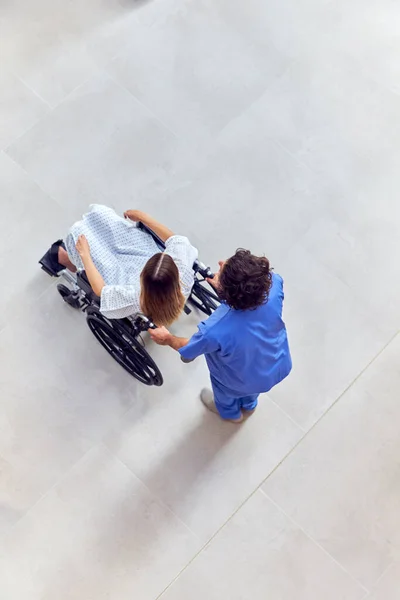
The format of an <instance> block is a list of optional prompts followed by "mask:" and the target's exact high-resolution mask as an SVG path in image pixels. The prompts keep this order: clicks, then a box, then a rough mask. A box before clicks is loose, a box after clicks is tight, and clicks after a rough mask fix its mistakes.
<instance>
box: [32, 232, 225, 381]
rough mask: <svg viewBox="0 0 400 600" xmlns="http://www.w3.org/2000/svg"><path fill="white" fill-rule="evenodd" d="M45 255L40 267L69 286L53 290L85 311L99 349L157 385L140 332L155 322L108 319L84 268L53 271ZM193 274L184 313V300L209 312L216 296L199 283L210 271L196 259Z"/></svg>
mask: <svg viewBox="0 0 400 600" xmlns="http://www.w3.org/2000/svg"><path fill="white" fill-rule="evenodd" d="M137 227H139V228H140V229H142V230H143V231H145V232H146V233H148V234H149V235H151V236H152V238H153V239H154V241H155V242H156V244H157V246H158V247H159V248H160V250H165V244H164V242H163V241H162V240H161V239H160V238H159V237H158V236H157V235H156V234H155V233H154V231H152V230H151V229H149V228H148V227H147V226H146V225H144V223H141V222H139V223H138V224H137ZM46 255H47V253H46V254H45V255H44V256H43V257H42V259H41V260H40V261H39V264H40V265H41V267H42V269H43V270H44V271H45V272H46V273H47V274H48V275H51V276H52V277H54V276H57V277H60V278H62V279H64V281H66V282H67V283H68V284H69V285H70V287H67V286H66V285H64V284H62V283H59V284H58V285H57V290H58V292H59V294H60V295H61V297H62V299H63V300H64V302H66V303H67V304H69V305H70V306H71V307H72V308H75V309H78V310H82V311H83V312H84V313H85V314H86V322H87V324H88V327H89V329H90V330H91V332H92V333H93V335H94V336H95V337H96V339H97V340H98V342H99V343H100V344H101V345H102V346H103V348H104V349H105V350H106V351H107V352H108V353H109V354H110V355H111V356H112V357H113V358H114V360H116V361H117V362H118V363H119V364H120V365H121V366H122V367H123V368H124V369H125V370H126V371H127V372H128V373H129V374H130V375H132V376H133V377H135V379H137V380H138V381H140V382H141V383H143V384H145V385H156V386H161V385H162V384H163V376H162V374H161V371H160V369H159V368H158V367H157V365H156V363H155V362H154V360H153V359H152V358H151V356H150V354H149V353H148V352H147V350H146V349H145V347H144V342H143V341H142V339H141V334H142V333H144V332H145V331H148V330H149V329H155V328H156V325H155V324H154V323H152V321H151V320H150V319H149V318H148V317H146V316H145V315H142V314H140V313H139V314H136V315H132V316H131V317H127V318H125V319H108V318H107V317H105V316H104V315H103V314H102V313H101V312H100V298H98V297H97V296H96V295H95V294H94V292H93V290H92V288H91V286H90V283H89V281H88V279H87V277H86V273H85V272H84V271H78V272H77V273H76V274H73V273H71V272H70V271H68V270H66V269H64V270H62V271H61V272H60V274H59V275H58V273H57V274H56V273H54V272H53V271H52V270H51V268H50V267H49V265H48V263H47V262H46ZM193 270H194V273H195V278H194V283H193V288H192V291H191V294H190V296H189V298H188V302H187V303H186V305H185V308H184V311H185V313H186V314H190V313H191V309H190V308H189V306H188V303H191V304H193V305H194V306H195V307H196V308H197V309H199V310H200V311H202V312H203V313H205V314H206V315H211V314H212V312H213V311H214V310H215V309H216V308H217V307H218V304H219V298H218V295H217V293H216V291H215V290H214V288H212V291H211V290H209V289H207V288H206V287H205V286H204V285H202V284H203V283H204V282H205V280H206V279H207V278H211V279H212V278H213V273H212V272H211V269H210V268H209V267H206V266H205V265H204V264H203V263H201V262H200V261H199V260H196V261H195V263H194V264H193Z"/></svg>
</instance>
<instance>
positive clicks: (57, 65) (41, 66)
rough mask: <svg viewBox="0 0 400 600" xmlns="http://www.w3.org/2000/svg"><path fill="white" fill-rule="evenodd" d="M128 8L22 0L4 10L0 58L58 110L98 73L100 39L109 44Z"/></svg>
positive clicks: (95, 0) (98, 2) (114, 0)
mask: <svg viewBox="0 0 400 600" xmlns="http://www.w3.org/2000/svg"><path fill="white" fill-rule="evenodd" d="M125 10H126V9H125ZM125 10H124V8H123V7H122V6H121V4H120V3H119V2H118V0H111V1H110V2H103V1H102V0H90V1H89V2H84V3H78V2H71V3H69V4H65V2H62V1H60V0H55V1H52V2H50V1H49V0H38V1H37V2H35V3H31V2H25V0H18V1H17V2H13V3H10V4H8V5H7V6H4V7H2V23H3V26H2V36H1V41H0V51H1V55H2V56H4V57H6V58H7V64H8V66H9V68H10V69H12V70H13V71H14V72H15V73H16V74H17V75H19V76H20V77H21V78H22V79H23V80H24V81H26V83H27V84H28V85H29V86H30V87H31V88H32V89H33V90H34V91H35V92H36V93H37V94H38V95H39V96H40V97H42V98H43V99H44V100H45V101H46V102H48V103H49V104H50V105H52V106H56V105H57V104H59V103H60V102H61V101H62V100H64V98H65V97H66V96H67V95H68V94H69V93H71V92H72V91H73V90H74V89H75V88H76V87H77V86H78V85H81V84H82V83H84V82H85V81H86V80H87V79H88V78H89V77H90V76H92V75H93V74H94V73H95V72H96V68H97V60H96V58H97V57H98V56H99V53H100V47H101V39H102V38H103V39H104V42H105V44H107V42H108V43H109V37H110V31H112V30H113V24H114V23H115V22H118V20H119V19H120V18H121V17H122V16H123V15H124V14H125ZM114 27H115V25H114ZM107 34H108V35H107ZM107 38H108V39H107ZM96 45H97V47H96ZM118 48H119V46H118V45H116V46H115V51H117V49H118ZM113 55H114V53H113ZM105 56H107V54H105Z"/></svg>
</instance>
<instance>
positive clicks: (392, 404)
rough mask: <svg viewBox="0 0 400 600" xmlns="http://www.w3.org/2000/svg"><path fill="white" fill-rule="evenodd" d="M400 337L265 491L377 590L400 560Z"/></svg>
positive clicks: (275, 475)
mask: <svg viewBox="0 0 400 600" xmlns="http://www.w3.org/2000/svg"><path fill="white" fill-rule="evenodd" d="M399 347H400V339H399V338H398V337H397V338H396V340H395V341H393V342H392V343H391V344H390V345H389V346H388V347H387V348H386V350H385V351H384V352H383V353H382V354H381V355H380V356H379V358H378V359H377V360H376V361H375V362H374V363H373V365H371V366H370V367H369V369H368V370H367V371H366V372H365V373H364V375H363V376H362V377H361V378H360V379H359V380H358V381H357V382H356V383H355V384H354V386H353V387H352V388H351V389H350V390H349V391H348V392H347V393H346V394H345V395H344V396H343V398H342V399H341V400H340V401H339V403H338V404H337V405H336V406H335V407H334V408H333V409H332V410H331V411H330V412H329V413H328V415H327V416H326V418H324V419H323V420H322V421H321V422H320V423H319V424H318V425H317V426H316V427H315V429H313V431H312V432H311V433H309V434H308V436H307V437H306V438H305V440H303V441H302V443H301V444H300V445H299V446H298V447H297V448H296V451H295V452H294V453H293V454H292V455H291V456H290V457H289V458H288V459H286V461H285V462H284V464H282V465H281V466H280V467H279V469H278V470H277V471H275V472H274V473H273V475H272V476H271V477H270V478H269V479H268V481H267V482H266V484H265V485H264V488H263V489H264V490H265V492H266V493H267V494H268V495H269V496H270V497H271V498H272V499H273V500H274V501H275V502H277V503H278V504H279V505H280V506H281V507H282V508H283V510H284V511H285V512H286V513H288V514H289V515H290V516H291V517H292V518H293V519H294V520H295V521H296V522H297V523H299V525H300V526H301V527H303V528H304V529H305V530H306V531H307V533H309V534H310V535H311V536H312V537H313V538H314V539H315V540H316V541H317V542H319V543H320V544H321V545H322V546H323V547H324V548H325V549H326V550H327V551H328V552H329V553H330V554H331V555H332V556H334V558H336V560H338V561H339V562H340V563H341V564H342V565H343V566H344V568H346V569H347V570H348V571H349V572H350V573H351V574H352V575H353V576H354V577H356V578H358V579H359V580H360V581H361V582H362V583H363V584H364V585H365V586H367V587H371V586H372V585H373V584H374V583H375V581H376V580H377V579H378V578H379V577H380V575H381V574H382V573H383V571H384V570H385V569H386V568H387V567H388V565H389V564H390V563H391V561H392V560H393V558H394V557H396V556H399V551H400V528H399V519H398V504H399V502H398V499H399V494H400V489H399V478H398V455H399V451H400V446H399V436H398V427H397V424H398V419H399V410H400V408H399V403H398V393H397V392H398V389H399V385H400V378H399V373H398V354H399Z"/></svg>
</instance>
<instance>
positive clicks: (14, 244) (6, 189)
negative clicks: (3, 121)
mask: <svg viewBox="0 0 400 600" xmlns="http://www.w3.org/2000/svg"><path fill="white" fill-rule="evenodd" d="M0 197H1V219H0V279H1V281H2V292H1V294H0V329H1V328H2V327H3V326H4V324H5V323H6V322H7V321H8V320H9V319H10V316H11V314H13V315H15V314H16V312H18V309H21V310H22V309H23V308H25V307H26V305H27V304H29V303H30V302H32V301H34V300H36V299H37V297H38V296H39V295H40V294H41V293H42V292H43V291H44V290H45V289H46V288H47V287H48V286H49V285H50V284H51V279H50V278H49V277H45V276H44V275H43V274H42V273H41V272H40V270H39V265H38V264H37V262H38V260H39V259H40V258H41V257H42V256H43V254H44V252H45V251H46V250H47V248H48V247H49V246H50V244H51V243H52V242H53V241H55V240H56V239H58V238H59V237H60V233H61V234H62V233H63V230H64V229H65V228H66V227H67V223H69V220H68V219H67V218H66V214H67V213H66V211H64V210H63V209H61V208H60V206H58V205H57V203H56V202H54V200H52V199H51V198H50V197H48V196H47V195H46V194H45V193H44V192H43V191H42V190H41V189H40V188H39V187H38V186H37V185H36V184H35V183H34V182H33V181H32V180H31V179H30V178H29V177H28V176H27V175H26V173H25V172H24V171H23V169H21V168H20V167H19V166H18V165H16V164H15V163H14V162H13V161H12V160H11V159H10V158H9V157H8V156H6V155H5V154H4V153H0Z"/></svg>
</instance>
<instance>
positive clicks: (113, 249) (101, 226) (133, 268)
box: [65, 204, 197, 319]
mask: <svg viewBox="0 0 400 600" xmlns="http://www.w3.org/2000/svg"><path fill="white" fill-rule="evenodd" d="M81 234H84V235H85V236H86V238H87V240H88V242H89V245H90V254H91V256H92V259H93V262H94V264H95V265H96V268H97V269H98V271H99V273H100V274H101V276H102V277H103V279H104V282H105V284H106V285H105V286H104V287H103V290H102V292H101V298H100V310H101V312H102V313H103V314H104V315H105V316H106V317H107V318H109V319H123V318H124V317H128V316H130V315H134V314H136V313H138V312H140V274H141V272H142V269H143V267H144V266H145V264H146V262H147V261H148V260H149V258H151V257H152V256H153V255H154V254H157V252H160V249H159V248H158V246H157V244H156V243H155V241H154V240H153V238H152V237H151V235H149V234H148V233H146V232H145V231H142V230H141V229H138V228H137V227H136V225H135V223H133V222H132V221H129V220H127V219H124V218H123V217H120V216H119V215H117V214H116V213H115V212H114V210H113V209H112V208H108V207H107V206H101V205H98V204H92V205H91V206H90V210H89V212H88V213H86V214H85V215H84V216H83V218H82V220H81V221H78V222H77V223H75V224H74V225H73V226H72V227H71V229H70V231H69V234H68V236H67V238H66V239H65V246H66V249H67V252H68V255H69V258H70V260H71V262H72V263H73V264H74V265H75V266H76V267H77V268H78V269H83V264H82V261H81V258H80V256H79V254H78V251H77V250H76V247H75V244H76V242H77V239H78V237H79V236H80V235H81ZM165 252H166V253H167V254H169V255H170V256H171V257H172V258H173V259H174V262H175V264H176V266H177V267H178V270H179V275H180V281H181V289H182V293H183V295H184V296H185V298H187V297H188V296H189V294H190V291H191V289H192V286H193V280H194V272H193V269H192V267H193V263H194V261H195V260H196V258H197V249H196V248H194V246H192V245H191V244H190V242H189V240H188V239H187V238H186V237H183V236H180V235H173V236H172V237H170V238H169V239H168V240H167V241H166V249H165Z"/></svg>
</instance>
